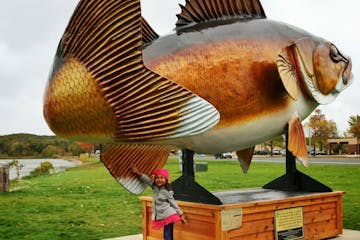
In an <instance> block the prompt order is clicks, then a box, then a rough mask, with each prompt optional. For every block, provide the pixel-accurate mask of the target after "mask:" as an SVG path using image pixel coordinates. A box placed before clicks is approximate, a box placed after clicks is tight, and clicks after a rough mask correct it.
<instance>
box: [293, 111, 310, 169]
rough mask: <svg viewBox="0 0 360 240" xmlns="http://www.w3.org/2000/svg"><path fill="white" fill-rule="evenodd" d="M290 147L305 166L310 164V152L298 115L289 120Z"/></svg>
mask: <svg viewBox="0 0 360 240" xmlns="http://www.w3.org/2000/svg"><path fill="white" fill-rule="evenodd" d="M288 126H289V129H288V134H289V136H288V139H289V140H288V149H289V151H290V152H291V153H292V154H293V155H294V157H296V158H297V159H298V160H299V161H300V162H301V163H302V164H303V165H304V166H306V167H307V166H308V165H309V162H308V154H307V149H306V141H305V134H304V130H303V127H302V125H301V121H300V119H299V118H298V117H294V118H292V119H291V120H290V121H289V122H288Z"/></svg>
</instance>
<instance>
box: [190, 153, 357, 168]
mask: <svg viewBox="0 0 360 240" xmlns="http://www.w3.org/2000/svg"><path fill="white" fill-rule="evenodd" d="M195 160H202V161H207V160H215V157H214V156H211V155H205V156H197V155H195ZM217 160H219V161H237V158H236V156H235V155H233V158H232V159H221V160H220V159H217ZM309 160H310V164H330V165H358V166H359V165H360V155H357V156H349V157H348V156H330V155H327V156H316V157H310V158H309ZM252 162H273V163H285V156H274V157H270V156H257V155H254V156H253V160H252Z"/></svg>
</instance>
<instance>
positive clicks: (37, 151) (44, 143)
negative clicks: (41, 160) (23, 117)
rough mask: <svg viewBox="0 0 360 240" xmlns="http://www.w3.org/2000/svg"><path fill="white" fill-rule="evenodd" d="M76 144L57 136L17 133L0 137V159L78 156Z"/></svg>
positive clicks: (78, 151) (77, 145) (78, 147)
mask: <svg viewBox="0 0 360 240" xmlns="http://www.w3.org/2000/svg"><path fill="white" fill-rule="evenodd" d="M80 152H81V148H80V146H79V144H78V143H76V142H73V141H70V140H67V139H64V138H59V137H57V136H46V135H43V136H41V135H35V134H28V133H17V134H10V135H0V158H8V157H57V156H65V155H78V154H79V153H80Z"/></svg>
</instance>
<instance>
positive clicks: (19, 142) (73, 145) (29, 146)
mask: <svg viewBox="0 0 360 240" xmlns="http://www.w3.org/2000/svg"><path fill="white" fill-rule="evenodd" d="M348 124H349V128H348V130H347V131H346V132H345V133H343V136H344V137H360V116H359V115H354V116H350V117H349V120H348ZM304 126H306V127H311V129H312V136H311V146H312V147H313V149H314V150H315V149H318V150H324V148H325V147H326V144H327V142H326V141H327V139H329V138H338V137H339V134H338V130H337V127H336V124H335V122H334V121H332V120H328V119H326V116H325V115H324V114H323V113H322V112H321V110H319V109H316V110H315V111H314V113H313V114H312V115H311V116H310V118H309V121H308V122H306V123H305V124H304ZM307 140H309V139H307ZM308 144H309V142H308ZM263 145H264V146H265V147H268V148H269V149H271V153H272V152H273V148H274V147H280V148H282V149H284V148H285V141H284V136H279V137H277V138H274V139H272V140H270V141H267V142H265V143H263ZM97 149H99V144H91V143H85V142H76V141H71V140H68V139H64V138H59V137H57V136H39V135H33V134H25V133H20V134H11V135H4V136H0V158H9V157H36V158H49V157H52V158H55V157H61V156H79V154H80V153H94V152H95V150H97ZM325 150H326V149H325Z"/></svg>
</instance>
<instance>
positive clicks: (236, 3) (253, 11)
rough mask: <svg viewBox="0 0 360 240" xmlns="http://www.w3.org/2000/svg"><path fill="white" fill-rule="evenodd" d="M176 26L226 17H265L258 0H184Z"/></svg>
mask: <svg viewBox="0 0 360 240" xmlns="http://www.w3.org/2000/svg"><path fill="white" fill-rule="evenodd" d="M180 7H181V13H180V14H178V15H177V17H178V21H177V23H176V27H177V28H180V27H184V26H187V25H189V24H193V23H200V22H206V21H210V20H219V19H227V18H242V19H249V18H266V16H265V13H264V10H263V8H262V6H261V3H260V1H259V0H186V4H185V6H183V5H180Z"/></svg>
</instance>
